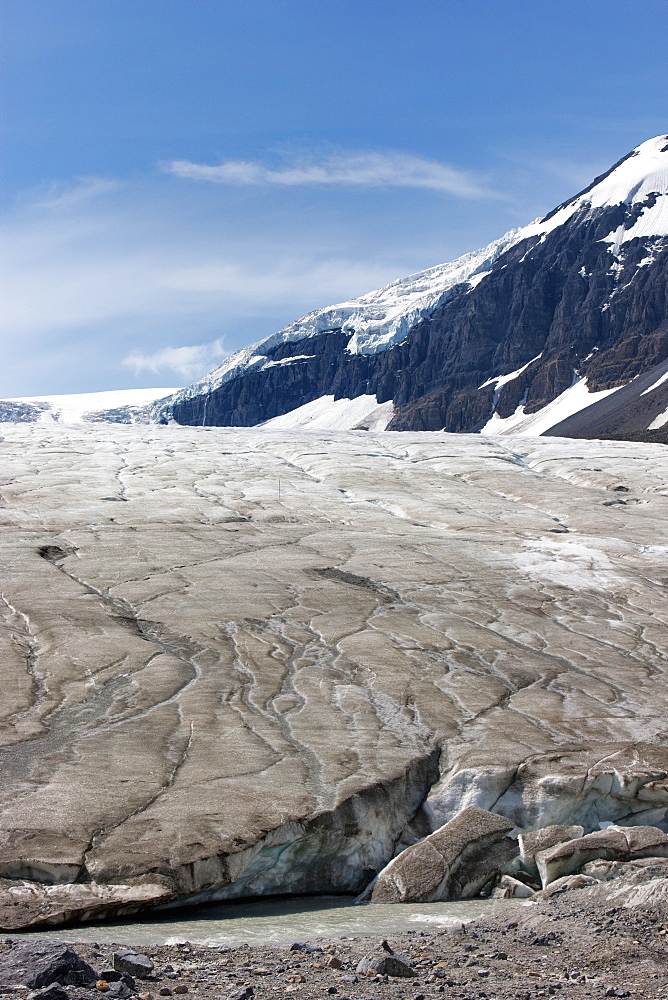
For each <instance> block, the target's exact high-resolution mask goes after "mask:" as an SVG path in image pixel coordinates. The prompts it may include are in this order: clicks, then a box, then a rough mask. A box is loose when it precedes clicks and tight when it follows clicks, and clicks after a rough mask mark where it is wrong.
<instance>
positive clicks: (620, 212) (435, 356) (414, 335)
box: [94, 135, 668, 441]
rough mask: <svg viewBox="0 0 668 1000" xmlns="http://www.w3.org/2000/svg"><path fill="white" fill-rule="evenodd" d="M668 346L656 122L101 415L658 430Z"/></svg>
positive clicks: (664, 427)
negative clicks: (173, 385)
mask: <svg viewBox="0 0 668 1000" xmlns="http://www.w3.org/2000/svg"><path fill="white" fill-rule="evenodd" d="M666 360H668V135H661V136H658V137H656V138H654V139H650V140H648V141H647V142H644V143H642V144H641V145H640V146H638V147H637V148H636V149H634V150H632V151H631V152H630V153H628V154H627V155H626V156H625V157H623V158H622V159H621V160H619V161H618V162H617V163H616V164H614V166H613V167H611V168H610V170H608V171H607V172H606V173H605V174H603V175H602V176H600V177H597V178H596V179H595V180H594V181H593V182H592V183H591V184H590V185H589V186H588V187H587V188H586V189H585V190H584V191H581V192H580V193H579V194H577V195H575V196H574V197H573V198H571V199H570V200H568V201H566V202H564V203H563V204H562V205H559V206H558V207H557V208H555V209H554V210H553V211H552V212H550V213H549V214H548V215H546V216H545V218H543V219H540V220H537V221H535V222H532V223H530V224H529V225H527V226H525V227H523V228H521V229H515V230H512V231H511V232H509V233H507V234H506V235H505V236H503V237H501V239H499V240H496V241H495V242H493V243H491V244H490V245H489V246H487V247H484V248H483V249H482V250H478V251H476V252H473V253H468V254H465V255H464V256H463V257H460V258H459V259H458V260H456V261H453V262H452V263H449V264H442V265H439V266H437V267H432V268H429V269H427V270H426V271H421V272H419V273H418V274H413V275H410V276H409V277H406V278H401V279H399V280H398V281H394V282H392V283H391V284H390V285H387V286H386V287H385V288H381V289H378V290H376V291H373V292H369V293H367V294H366V295H362V296H360V297H359V298H357V299H351V300H350V301H348V302H342V303H339V304H337V305H334V306H329V307H327V308H324V309H319V310H316V311H314V312H311V313H308V314H307V315H306V316H303V317H302V318H301V319H299V320H297V321H295V322H294V323H291V324H290V325H288V326H286V327H284V328H283V329H282V330H279V331H278V332H277V333H274V334H272V335H271V336H269V337H267V338H265V339H264V340H262V341H260V342H259V343H257V344H254V345H252V346H251V347H248V348H244V349H243V350H241V351H238V352H237V353H236V354H233V355H232V356H231V357H230V358H228V359H227V360H226V361H225V362H224V363H223V364H222V365H220V366H219V367H218V368H216V369H215V370H214V371H212V372H210V373H209V374H208V375H207V376H206V377H205V378H203V379H201V380H199V381H198V382H195V383H193V384H192V385H190V386H188V387H186V388H185V389H181V390H179V391H178V392H175V393H174V394H173V395H171V396H169V397H168V398H167V399H161V400H158V401H156V402H154V403H151V404H149V405H147V406H144V407H137V406H130V407H128V406H126V407H121V408H120V409H117V410H115V411H109V412H106V413H98V414H96V415H95V416H94V419H111V420H120V421H135V420H156V421H159V422H171V421H175V422H177V423H180V424H212V425H233V426H251V425H256V424H261V423H266V422H268V421H272V422H273V421H280V426H282V427H286V426H295V427H309V426H310V427H314V428H315V427H317V428H320V429H324V428H330V427H331V428H332V429H334V428H343V427H347V428H351V427H360V428H367V427H369V428H373V429H376V430H377V429H382V428H383V427H385V426H386V427H388V428H389V429H392V430H440V429H443V430H447V431H483V432H484V433H486V434H497V433H501V434H505V433H512V434H518V433H519V434H542V433H546V432H547V431H548V430H550V429H552V430H551V432H552V433H557V430H556V429H555V428H559V429H560V430H559V432H563V433H571V434H575V433H577V434H578V435H580V436H586V435H587V434H588V433H589V431H588V426H589V425H588V423H587V420H588V419H589V417H587V416H586V414H589V416H591V415H592V414H593V417H592V420H594V422H595V423H596V426H597V428H598V433H599V435H600V436H617V437H619V436H625V435H631V436H632V437H638V436H640V437H646V438H648V439H650V440H659V441H660V440H668V437H667V436H666V435H668V415H666V413H664V411H667V413H668V381H666V380H662V381H660V382H657V379H659V378H660V376H661V374H662V372H663V368H662V367H661V366H662V365H663V364H664V363H665V362H666ZM652 372H654V374H652ZM647 373H649V374H648V379H649V382H647V384H646V380H644V376H645V375H646V374H647ZM641 376H643V380H642V381H638V382H637V383H636V382H634V380H636V379H639V378H640V377H641ZM655 376H656V377H655ZM652 379H654V382H657V385H656V387H655V388H653V389H652V391H651V392H649V390H648V388H647V386H648V385H649V384H653V382H652ZM629 383H631V385H630V386H629ZM634 386H635V388H634ZM623 387H626V388H625V389H624V391H623V392H622V391H621V390H622V388H623ZM594 407H598V408H599V409H598V410H594ZM601 407H604V409H603V410H601ZM584 411H586V414H585V418H583V419H581V420H579V422H578V423H577V425H576V424H575V423H573V415H574V414H577V413H581V412H584ZM601 414H603V415H604V416H601ZM613 414H614V416H613ZM662 414H663V416H662ZM567 420H570V423H568V424H566V423H565V422H566V421H567ZM562 425H563V426H562ZM576 427H577V430H576Z"/></svg>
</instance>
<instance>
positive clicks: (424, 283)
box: [152, 223, 534, 411]
mask: <svg viewBox="0 0 668 1000" xmlns="http://www.w3.org/2000/svg"><path fill="white" fill-rule="evenodd" d="M533 225H534V224H533V223H532V224H531V225H530V226H528V227H526V226H525V227H523V228H519V229H511V230H510V231H509V232H507V233H506V234H505V235H504V236H502V237H501V238H500V239H498V240H494V241H493V242H492V243H490V244H489V245H488V246H486V247H483V248H482V249H481V250H474V251H472V252H470V253H466V254H464V255H463V256H461V257H458V258H457V260H454V261H451V262H449V263H446V264H438V265H436V266H435V267H430V268H427V269H426V270H424V271H418V272H417V273H416V274H409V275H408V276H407V277H405V278H398V279H397V280H396V281H392V282H391V283H390V284H389V285H385V286H384V287H383V288H377V289H375V290H374V291H372V292H366V293H365V294H364V295H360V296H359V297H358V298H356V299H349V300H348V301H347V302H339V303H338V304H336V305H333V306H326V307H325V308H324V309H315V310H313V311H312V312H309V313H306V315H305V316H302V317H301V318H300V319H298V320H295V322H294V323H289V324H288V326H285V327H283V329H281V330H279V331H278V332H277V333H273V334H271V335H270V336H269V337H266V338H265V339H264V340H260V341H258V342H257V343H255V344H252V345H251V346H249V347H244V348H242V349H241V350H240V351H236V352H235V353H234V354H232V355H230V357H229V358H226V359H225V361H223V363H222V364H221V365H219V366H218V368H215V369H214V370H213V371H211V372H209V373H208V374H207V375H205V376H204V377H203V378H201V379H199V380H198V381H197V382H193V384H192V385H189V386H187V387H186V388H185V389H181V390H180V391H179V392H177V393H176V394H175V395H174V396H173V397H172V398H171V399H170V400H169V405H173V404H175V403H179V402H182V401H183V400H186V399H192V398H193V397H194V396H201V395H204V394H205V393H209V392H212V391H213V390H215V389H218V388H219V387H220V386H221V385H225V383H226V382H230V381H232V380H233V379H235V378H238V376H239V375H241V374H243V373H244V372H245V371H247V370H249V369H250V368H255V370H257V371H259V370H260V364H261V363H262V367H263V368H266V367H268V364H267V363H271V362H270V359H269V358H267V357H266V356H265V354H264V353H263V352H266V351H270V350H272V349H273V348H275V347H278V346H279V345H280V344H287V343H293V342H295V341H300V340H306V339H310V338H312V337H317V336H318V335H319V334H321V333H326V332H327V331H328V330H337V329H341V330H343V331H344V333H350V334H351V335H352V336H351V338H350V340H349V342H348V346H347V351H348V352H349V353H351V354H376V353H379V352H380V351H385V350H388V348H390V347H393V346H394V345H395V344H399V343H401V342H402V341H403V340H404V339H405V338H406V335H407V334H408V332H409V330H410V329H411V328H412V327H413V326H415V324H416V323H418V322H419V321H420V320H421V319H422V318H423V317H426V316H429V315H430V314H431V313H432V312H433V311H434V309H436V308H437V307H438V306H439V305H442V303H443V302H445V301H446V299H447V298H448V296H449V294H450V291H451V290H452V289H453V288H454V287H455V286H456V285H459V284H463V283H468V284H469V285H470V286H471V287H474V286H475V285H477V284H478V283H479V281H481V280H482V278H483V277H484V276H485V275H486V273H487V272H488V271H489V269H490V265H491V264H493V263H494V261H495V260H497V259H498V258H499V257H500V256H501V254H502V253H505V251H506V250H508V249H510V247H512V246H514V245H515V244H516V243H519V242H520V241H521V240H523V239H524V238H525V236H526V235H531V234H529V233H528V232H527V230H528V229H531V226H533ZM302 357H305V356H304V355H302ZM295 360H296V359H295ZM286 361H287V359H286ZM152 409H153V410H154V411H155V407H152Z"/></svg>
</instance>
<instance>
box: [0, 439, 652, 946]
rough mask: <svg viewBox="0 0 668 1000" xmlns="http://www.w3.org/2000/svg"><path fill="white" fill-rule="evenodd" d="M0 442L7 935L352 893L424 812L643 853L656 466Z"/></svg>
mask: <svg viewBox="0 0 668 1000" xmlns="http://www.w3.org/2000/svg"><path fill="white" fill-rule="evenodd" d="M3 433H4V434H5V440H4V441H3V442H0V453H1V455H2V465H3V472H4V477H3V478H4V483H3V486H2V489H1V491H0V492H1V494H2V501H3V506H2V507H1V508H0V514H1V516H2V520H3V525H2V540H3V541H2V544H3V560H2V565H3V575H4V580H3V587H2V595H3V598H2V603H1V605H0V607H1V610H2V619H3V629H2V632H1V633H0V641H2V643H3V653H2V655H3V663H4V668H3V702H2V705H1V706H0V710H1V711H2V713H3V719H4V723H5V725H4V726H3V728H2V730H1V739H2V741H3V742H2V747H1V751H0V767H1V770H2V774H1V779H0V815H1V821H0V823H1V825H0V829H1V836H0V864H1V865H2V869H1V872H0V874H2V875H3V876H4V880H3V881H2V883H1V884H0V901H1V903H2V909H1V923H2V926H4V927H5V928H12V929H14V928H17V927H20V926H27V925H35V924H37V923H48V922H53V923H57V922H59V921H63V920H68V919H69V920H76V919H90V918H93V917H96V916H101V915H105V914H112V913H123V912H125V913H132V912H136V911H137V910H138V909H140V908H142V907H146V906H152V905H156V904H163V903H168V902H170V901H174V900H183V899H212V898H231V897H239V896H257V895H262V894H268V893H279V892H281V893H284V892H325V891H348V892H350V891H360V890H361V889H362V888H363V887H364V885H366V884H367V883H368V882H370V881H371V879H372V878H373V877H374V876H375V875H376V874H377V873H378V871H380V870H381V869H382V868H383V867H384V866H385V865H386V864H387V862H388V861H389V860H390V859H391V858H392V857H393V855H394V853H395V850H396V845H397V843H399V842H400V841H401V842H408V839H406V836H407V835H406V836H405V833H404V828H405V826H406V824H409V823H410V822H411V821H412V820H413V818H414V816H415V814H416V813H417V812H418V810H419V809H420V807H421V806H422V805H423V802H424V800H425V796H426V797H427V802H426V805H425V807H424V810H423V811H422V812H421V813H420V817H421V819H420V821H419V822H417V823H416V824H415V829H416V830H417V829H418V828H420V827H421V823H422V822H423V820H424V817H425V815H426V816H428V817H429V818H430V821H431V829H436V828H437V827H439V826H442V825H443V824H444V823H446V822H448V821H449V820H450V819H452V817H453V816H454V815H455V814H456V813H458V812H460V811H461V810H462V809H463V808H465V807H467V806H477V807H480V808H483V809H488V810H489V809H491V810H493V811H494V812H495V813H499V814H500V815H501V816H504V817H507V819H508V821H509V822H511V823H512V824H513V825H515V826H516V827H517V828H518V829H520V830H531V829H536V828H538V827H541V826H545V825H547V824H549V823H566V824H574V823H579V824H580V825H581V826H583V827H584V828H585V830H586V831H587V832H589V831H591V830H593V829H597V827H598V824H599V822H602V821H612V822H614V821H618V822H622V823H623V824H624V825H626V824H629V825H631V824H633V823H638V824H645V825H648V824H652V825H659V826H662V827H664V828H666V829H668V823H666V809H667V808H668V780H667V779H668V757H667V755H666V749H665V718H666V706H667V703H668V686H667V684H666V673H665V671H666V656H665V624H664V618H665V587H664V582H665V579H666V577H667V576H668V572H667V569H666V559H665V550H666V545H668V532H667V531H666V524H667V518H666V513H665V504H666V498H665V495H664V494H665V491H666V486H665V484H666V481H668V458H667V457H666V453H665V449H663V448H660V447H658V446H651V445H644V446H638V445H633V446H627V445H624V444H621V443H616V444H611V445H608V446H606V447H605V449H604V450H603V451H602V450H601V448H600V446H599V445H597V444H596V443H594V442H586V441H585V442H580V441H578V442H577V443H573V442H570V443H569V442H567V441H564V440H561V439H548V438H545V439H538V440H537V441H532V442H529V443H527V441H513V440H512V439H503V440H486V439H484V438H481V437H480V436H469V437H467V436H448V437H444V436H443V435H440V434H439V435H412V434H401V435H399V434H391V433H384V434H376V433H373V432H368V433H362V432H360V433H357V434H347V435H346V434H343V435H338V436H333V435H329V436H328V435H324V436H318V435H308V434H301V435H300V434H297V433H289V432H286V433H278V432H275V433H269V432H260V431H249V430H222V429H205V428H179V427H155V426H148V427H122V426H111V425H107V426H104V425H90V426H89V427H87V428H86V427H82V428H81V429H76V428H72V427H70V428H67V427H62V426H59V425H56V424H54V425H51V427H48V426H46V425H42V424H35V425H9V424H8V425H7V426H6V428H3ZM279 478H280V480H281V494H280V498H279V494H278V479H279ZM620 487H622V488H623V492H620V489H619V488H620ZM620 497H623V498H624V503H623V504H622V503H619V502H618V500H619V498H620ZM630 499H635V500H636V501H637V502H636V503H629V500H630ZM417 835H420V833H418V834H417ZM402 838H404V839H403V840H402ZM413 839H414V837H413Z"/></svg>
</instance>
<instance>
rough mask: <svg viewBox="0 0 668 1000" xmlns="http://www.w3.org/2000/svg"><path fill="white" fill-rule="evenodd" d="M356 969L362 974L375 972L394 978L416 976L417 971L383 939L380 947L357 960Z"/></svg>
mask: <svg viewBox="0 0 668 1000" xmlns="http://www.w3.org/2000/svg"><path fill="white" fill-rule="evenodd" d="M356 971H357V972H359V973H361V974H362V975H368V974H369V973H372V972H375V973H377V974H378V975H380V976H392V977H394V978H395V979H398V978H404V979H407V978H410V977H411V976H417V972H416V971H415V969H414V968H413V967H412V965H411V964H410V962H409V961H408V960H407V959H405V958H402V957H401V955H397V953H396V952H395V951H394V950H393V949H392V948H391V947H390V945H389V944H388V943H387V941H383V943H382V945H381V947H380V948H377V949H376V950H374V951H372V952H369V954H368V955H365V956H364V958H363V959H362V960H361V961H360V962H359V964H358V966H357V970H356Z"/></svg>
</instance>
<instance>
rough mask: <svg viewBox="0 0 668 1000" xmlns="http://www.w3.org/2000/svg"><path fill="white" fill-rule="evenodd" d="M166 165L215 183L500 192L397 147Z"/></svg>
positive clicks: (478, 194)
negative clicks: (276, 162) (286, 159)
mask: <svg viewBox="0 0 668 1000" xmlns="http://www.w3.org/2000/svg"><path fill="white" fill-rule="evenodd" d="M162 169H163V170H165V171H166V172H168V173H171V174H175V175H176V176H177V177H183V178H186V179H188V180H194V181H209V182H211V183H213V184H230V185H239V186H246V185H254V186H257V185H271V184H273V185H278V186H281V187H307V186H321V185H330V186H341V187H346V186H347V187H375V188H383V187H404V188H425V189H428V190H431V191H438V192H441V193H444V194H451V195H456V196H457V197H459V198H490V197H496V195H495V194H494V192H492V191H490V190H489V189H488V188H487V187H486V186H485V185H484V184H482V183H481V182H480V180H479V179H478V178H476V177H475V176H474V175H473V174H471V173H469V172H468V171H465V170H458V169H457V168H456V167H452V166H450V165H449V164H448V163H439V162H438V161H437V160H429V159H425V158H424V157H422V156H415V155H413V154H412V153H401V152H393V151H387V152H359V153H340V154H337V155H333V156H326V157H322V158H320V159H317V158H313V157H310V158H301V159H299V160H297V161H295V162H294V163H292V164H289V165H287V166H283V167H279V168H272V167H268V166H266V165H265V164H263V163H260V162H258V161H256V160H225V161H224V162H223V163H219V164H217V165H214V166H210V165H208V164H205V163H192V162H191V161H190V160H171V161H169V162H168V163H164V164H162Z"/></svg>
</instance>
